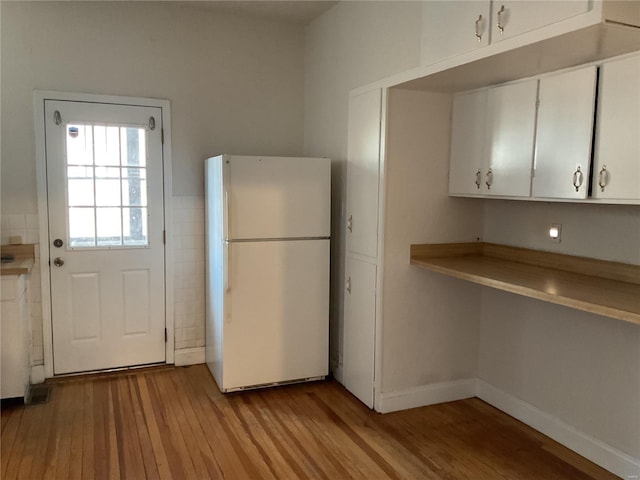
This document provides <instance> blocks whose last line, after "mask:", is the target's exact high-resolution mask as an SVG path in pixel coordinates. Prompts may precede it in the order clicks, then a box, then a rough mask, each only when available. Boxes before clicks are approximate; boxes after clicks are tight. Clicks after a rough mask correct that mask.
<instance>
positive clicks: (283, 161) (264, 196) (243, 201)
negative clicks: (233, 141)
mask: <svg viewBox="0 0 640 480" xmlns="http://www.w3.org/2000/svg"><path fill="white" fill-rule="evenodd" d="M224 158H225V167H226V171H227V172H228V174H229V175H228V177H229V181H228V185H227V188H228V202H229V205H228V208H229V238H230V239H256V238H300V237H328V236H329V235H330V233H331V225H330V218H331V207H330V203H329V199H330V198H331V161H330V160H329V159H328V158H288V157H243V156H235V155H233V156H231V155H230V156H226V155H225V156H224ZM228 160H229V163H228V164H227V163H226V162H227V161H228Z"/></svg>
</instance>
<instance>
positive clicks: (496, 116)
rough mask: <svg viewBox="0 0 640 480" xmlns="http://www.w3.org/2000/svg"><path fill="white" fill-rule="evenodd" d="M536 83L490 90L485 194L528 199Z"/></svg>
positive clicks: (487, 119) (526, 82)
mask: <svg viewBox="0 0 640 480" xmlns="http://www.w3.org/2000/svg"><path fill="white" fill-rule="evenodd" d="M537 88H538V82H537V80H528V81H525V82H519V83H514V84H509V85H503V86H500V87H495V88H491V89H490V90H489V92H488V98H487V118H486V140H485V151H486V153H485V158H486V159H487V161H488V168H485V169H484V170H483V177H482V182H483V185H484V186H485V187H486V190H485V191H484V193H486V194H488V195H494V196H509V197H528V196H529V195H530V194H531V167H532V162H533V145H534V135H535V121H536V95H537Z"/></svg>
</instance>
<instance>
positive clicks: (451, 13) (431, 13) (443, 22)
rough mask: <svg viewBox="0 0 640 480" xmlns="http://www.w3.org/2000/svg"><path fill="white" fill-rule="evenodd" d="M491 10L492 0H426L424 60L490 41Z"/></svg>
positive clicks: (464, 50) (423, 12)
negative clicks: (445, 0) (439, 0)
mask: <svg viewBox="0 0 640 480" xmlns="http://www.w3.org/2000/svg"><path fill="white" fill-rule="evenodd" d="M490 10H491V2H490V1H489V0H473V1H468V0H457V1H454V2H442V1H441V2H437V1H436V2H433V1H427V2H422V25H423V27H422V31H423V32H424V34H423V36H422V64H423V65H431V64H433V63H436V62H438V61H440V60H444V59H446V58H450V57H453V56H455V55H460V54H461V53H465V52H470V51H472V50H475V49H477V48H481V47H485V46H487V45H489V31H490V30H491V27H490V24H491V22H490V18H489V17H490V15H491V11H490ZM478 37H479V38H478Z"/></svg>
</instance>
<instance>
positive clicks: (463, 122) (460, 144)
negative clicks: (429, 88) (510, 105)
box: [449, 90, 487, 195]
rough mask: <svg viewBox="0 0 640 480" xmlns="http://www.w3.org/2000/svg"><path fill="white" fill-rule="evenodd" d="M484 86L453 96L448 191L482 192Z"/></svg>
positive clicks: (483, 188)
mask: <svg viewBox="0 0 640 480" xmlns="http://www.w3.org/2000/svg"><path fill="white" fill-rule="evenodd" d="M486 113H487V90H479V91H476V92H468V93H460V94H458V95H455V96H454V97H453V116H452V125H451V160H450V162H451V163H450V166H449V193H450V194H451V195H480V194H483V193H485V188H486V187H485V186H484V184H483V172H484V171H485V164H486V162H485V159H484V142H485V119H486Z"/></svg>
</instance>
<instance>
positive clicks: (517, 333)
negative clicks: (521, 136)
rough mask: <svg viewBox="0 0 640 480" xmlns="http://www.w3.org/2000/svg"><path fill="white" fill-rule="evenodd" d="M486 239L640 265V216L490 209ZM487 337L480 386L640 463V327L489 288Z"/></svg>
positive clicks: (616, 208)
mask: <svg viewBox="0 0 640 480" xmlns="http://www.w3.org/2000/svg"><path fill="white" fill-rule="evenodd" d="M551 223H561V224H562V242H561V243H559V244H557V243H553V242H551V240H550V239H549V238H548V233H547V232H548V229H549V226H550V225H551ZM484 239H485V240H486V241H489V242H494V243H504V244H508V245H516V246H521V247H527V248H534V249H540V250H548V251H553V252H557V253H565V254H570V255H580V256H587V257H593V258H600V259H603V260H611V261H619V262H626V263H632V264H635V265H640V212H639V211H638V207H637V206H623V205H577V204H552V203H532V202H515V201H514V202H509V201H486V202H485V211H484ZM638 301H640V299H639V300H638ZM480 331H481V339H480V351H479V356H478V377H479V378H480V379H482V380H484V381H486V382H488V383H490V384H491V385H493V386H494V387H496V388H498V389H500V390H502V391H503V392H506V393H508V394H510V395H512V396H515V397H517V398H520V399H522V400H525V401H526V402H528V403H529V404H531V405H533V406H535V407H537V408H539V409H540V410H542V411H544V412H545V413H547V414H548V415H551V416H553V417H556V418H559V419H561V420H562V421H564V422H565V423H567V424H568V425H570V426H572V427H574V428H576V429H578V430H579V431H581V432H584V433H586V434H588V435H591V436H592V437H594V438H597V439H599V440H601V441H603V442H605V443H607V444H608V445H610V446H612V447H614V448H617V449H619V450H620V451H622V452H625V453H627V454H628V455H631V456H633V457H635V458H636V459H639V458H640V326H638V325H633V324H628V323H625V322H622V321H619V320H613V319H610V318H605V317H600V316H597V315H592V314H588V313H585V312H579V311H576V310H572V309H569V308H565V307H561V306H557V305H550V304H547V303H544V302H540V301H537V300H532V299H527V298H523V297H518V296H515V295H512V294H509V293H505V292H498V291H495V290H492V289H488V288H487V289H483V292H482V320H481V327H480Z"/></svg>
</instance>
